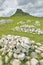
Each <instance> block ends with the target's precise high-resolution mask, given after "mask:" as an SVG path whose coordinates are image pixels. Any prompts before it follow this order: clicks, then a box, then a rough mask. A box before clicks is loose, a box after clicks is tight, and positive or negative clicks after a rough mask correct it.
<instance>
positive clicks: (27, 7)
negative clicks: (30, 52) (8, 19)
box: [0, 0, 43, 17]
mask: <svg viewBox="0 0 43 65" xmlns="http://www.w3.org/2000/svg"><path fill="white" fill-rule="evenodd" d="M18 8H20V9H22V10H23V11H24V12H27V13H29V14H31V15H33V16H39V17H41V16H43V0H0V17H1V16H10V15H13V14H14V13H15V12H16V10H17V9H18Z"/></svg>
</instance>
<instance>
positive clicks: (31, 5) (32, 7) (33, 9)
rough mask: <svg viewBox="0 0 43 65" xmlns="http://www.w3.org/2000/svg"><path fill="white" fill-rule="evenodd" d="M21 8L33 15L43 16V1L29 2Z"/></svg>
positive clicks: (31, 0)
mask: <svg viewBox="0 0 43 65" xmlns="http://www.w3.org/2000/svg"><path fill="white" fill-rule="evenodd" d="M20 1H21V2H22V0H20ZM23 3H25V1H23ZM19 8H20V9H22V10H23V11H25V12H27V13H29V14H31V15H34V16H43V0H28V1H27V2H26V3H25V5H19Z"/></svg>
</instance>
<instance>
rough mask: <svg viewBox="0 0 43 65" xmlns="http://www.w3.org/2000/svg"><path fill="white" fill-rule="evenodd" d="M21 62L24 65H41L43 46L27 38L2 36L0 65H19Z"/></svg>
mask: <svg viewBox="0 0 43 65" xmlns="http://www.w3.org/2000/svg"><path fill="white" fill-rule="evenodd" d="M25 60H26V61H25ZM23 61H25V64H26V65H43V44H41V43H39V42H38V43H36V42H35V41H33V40H30V39H29V38H27V37H21V36H14V35H7V36H6V35H5V36H3V37H2V38H1V39H0V65H6V64H8V63H10V64H11V65H20V64H21V63H22V62H23Z"/></svg>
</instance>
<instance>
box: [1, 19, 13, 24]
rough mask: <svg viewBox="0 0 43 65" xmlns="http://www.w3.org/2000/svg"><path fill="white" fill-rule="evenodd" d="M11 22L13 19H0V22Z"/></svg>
mask: <svg viewBox="0 0 43 65" xmlns="http://www.w3.org/2000/svg"><path fill="white" fill-rule="evenodd" d="M12 22H13V20H11V19H2V20H0V24H6V23H12Z"/></svg>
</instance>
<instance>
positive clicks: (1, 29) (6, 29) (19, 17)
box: [0, 11, 43, 43]
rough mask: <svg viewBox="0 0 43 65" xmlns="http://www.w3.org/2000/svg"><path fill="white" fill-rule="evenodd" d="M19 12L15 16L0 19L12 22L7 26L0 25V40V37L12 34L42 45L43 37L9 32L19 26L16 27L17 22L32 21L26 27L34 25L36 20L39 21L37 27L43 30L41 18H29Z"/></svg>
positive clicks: (27, 15)
mask: <svg viewBox="0 0 43 65" xmlns="http://www.w3.org/2000/svg"><path fill="white" fill-rule="evenodd" d="M19 12H20V11H19ZM19 12H16V13H15V15H13V16H11V17H8V18H0V20H2V19H4V20H6V19H11V20H13V22H12V23H10V24H8V23H7V24H0V38H1V37H2V35H7V34H12V35H13V34H14V35H20V36H26V37H29V38H30V39H33V40H35V41H36V42H37V41H38V42H42V43H43V35H37V34H32V33H25V32H16V31H15V32H14V31H12V30H11V29H12V28H14V27H15V26H19V24H18V25H17V23H18V22H19V21H25V22H26V21H27V20H31V21H32V22H31V23H28V25H34V23H35V21H36V20H38V21H40V24H41V25H40V26H39V28H40V29H43V18H38V17H34V16H31V15H29V14H27V13H23V12H22V13H21V12H20V13H19Z"/></svg>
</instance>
